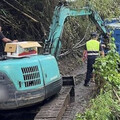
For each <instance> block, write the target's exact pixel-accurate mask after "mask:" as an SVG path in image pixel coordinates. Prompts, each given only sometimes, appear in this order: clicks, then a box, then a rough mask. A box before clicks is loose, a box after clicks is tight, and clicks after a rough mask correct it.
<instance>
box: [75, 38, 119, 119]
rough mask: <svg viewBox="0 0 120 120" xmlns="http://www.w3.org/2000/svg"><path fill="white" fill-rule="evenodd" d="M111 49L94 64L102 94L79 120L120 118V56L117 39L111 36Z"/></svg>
mask: <svg viewBox="0 0 120 120" xmlns="http://www.w3.org/2000/svg"><path fill="white" fill-rule="evenodd" d="M110 40H111V42H110V44H109V46H110V50H109V51H108V53H107V55H106V56H105V57H99V58H97V59H96V62H95V64H94V73H95V83H96V85H97V86H98V90H99V91H100V94H99V95H98V96H97V97H96V98H95V99H93V100H91V104H90V106H89V108H88V109H87V110H86V112H85V113H84V114H78V115H77V120H119V119H120V73H119V63H120V56H119V54H118V53H117V52H116V46H115V41H114V39H113V38H111V37H110Z"/></svg>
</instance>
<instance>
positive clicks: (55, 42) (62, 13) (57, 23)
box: [45, 4, 107, 58]
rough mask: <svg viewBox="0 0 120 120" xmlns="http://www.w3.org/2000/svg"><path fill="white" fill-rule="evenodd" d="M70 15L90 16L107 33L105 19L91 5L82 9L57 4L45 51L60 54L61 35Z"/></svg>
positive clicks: (56, 55)
mask: <svg viewBox="0 0 120 120" xmlns="http://www.w3.org/2000/svg"><path fill="white" fill-rule="evenodd" d="M69 16H74V17H75V16H89V18H90V19H91V20H92V21H93V22H94V23H95V25H96V27H97V28H98V29H99V30H100V31H101V32H102V33H103V34H106V33H107V30H106V27H105V25H104V21H103V20H102V18H101V17H100V15H99V14H98V13H97V12H96V11H95V10H93V9H92V8H91V7H89V6H88V7H84V8H82V9H80V10H78V9H71V8H69V7H68V6H65V5H64V4H61V5H58V6H56V8H55V10H54V15H53V19H52V24H51V26H50V33H49V37H48V39H47V40H46V41H45V53H49V54H52V55H54V56H55V57H56V58H57V57H58V55H59V52H60V49H61V37H62V33H63V28H64V22H65V20H66V18H67V17H69Z"/></svg>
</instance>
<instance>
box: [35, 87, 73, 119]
mask: <svg viewBox="0 0 120 120" xmlns="http://www.w3.org/2000/svg"><path fill="white" fill-rule="evenodd" d="M71 88H72V86H71V87H68V86H67V87H62V89H61V91H60V93H59V95H58V96H56V98H54V99H53V100H52V101H50V102H49V103H46V104H45V105H44V106H43V107H41V109H40V111H39V112H38V113H37V115H36V116H35V118H34V120H61V118H62V116H63V114H64V112H65V110H66V108H67V106H68V104H69V103H70V91H71Z"/></svg>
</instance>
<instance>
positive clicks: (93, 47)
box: [86, 40, 100, 52]
mask: <svg viewBox="0 0 120 120" xmlns="http://www.w3.org/2000/svg"><path fill="white" fill-rule="evenodd" d="M86 48H87V51H91V52H92V51H93V52H94V51H96V52H97V51H98V52H99V50H100V42H98V41H97V40H89V41H88V42H86Z"/></svg>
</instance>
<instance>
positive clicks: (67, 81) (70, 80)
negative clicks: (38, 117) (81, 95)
mask: <svg viewBox="0 0 120 120" xmlns="http://www.w3.org/2000/svg"><path fill="white" fill-rule="evenodd" d="M62 80H63V86H69V87H71V91H70V96H71V97H74V96H75V90H74V87H75V81H74V77H73V76H64V77H62Z"/></svg>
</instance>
